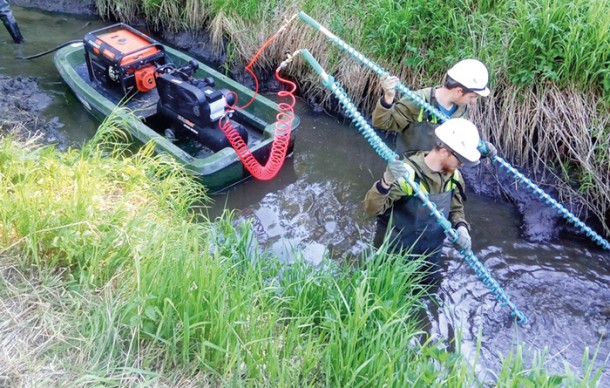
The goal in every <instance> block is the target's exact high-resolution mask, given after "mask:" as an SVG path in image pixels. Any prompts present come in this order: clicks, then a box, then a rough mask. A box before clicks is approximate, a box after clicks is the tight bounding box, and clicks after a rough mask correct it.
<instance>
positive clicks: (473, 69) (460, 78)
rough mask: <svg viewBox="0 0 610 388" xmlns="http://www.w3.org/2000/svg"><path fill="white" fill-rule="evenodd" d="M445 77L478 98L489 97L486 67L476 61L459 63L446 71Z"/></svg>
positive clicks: (467, 60) (465, 60) (468, 60)
mask: <svg viewBox="0 0 610 388" xmlns="http://www.w3.org/2000/svg"><path fill="white" fill-rule="evenodd" d="M447 75H448V76H449V77H451V78H452V79H453V80H455V81H456V82H458V83H459V84H460V85H462V86H464V87H465V88H466V89H468V90H470V91H472V92H475V93H476V94H478V95H479V96H481V97H487V96H489V88H488V87H487V82H488V81H489V73H488V72H487V67H485V65H484V64H483V63H482V62H481V61H479V60H476V59H464V60H462V61H459V62H458V63H456V64H455V65H453V67H452V68H451V69H449V70H448V71H447Z"/></svg>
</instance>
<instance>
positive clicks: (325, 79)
mask: <svg viewBox="0 0 610 388" xmlns="http://www.w3.org/2000/svg"><path fill="white" fill-rule="evenodd" d="M299 53H300V54H302V55H303V57H304V58H305V59H306V60H307V62H308V63H309V64H310V65H311V67H312V68H313V69H314V70H315V71H316V73H318V75H319V76H320V78H321V79H322V84H323V85H324V86H325V87H326V88H328V89H330V90H331V91H332V92H333V94H334V95H335V97H337V99H338V100H339V103H340V104H341V106H343V108H344V109H345V111H346V112H347V115H348V116H349V117H351V118H352V121H353V122H354V125H355V126H356V128H358V131H360V133H362V135H364V137H365V138H366V140H367V141H368V142H369V144H370V145H371V146H372V147H373V148H374V149H375V151H376V152H377V153H378V154H379V155H380V156H381V157H382V158H383V159H384V160H386V161H387V162H390V161H392V160H395V159H398V155H397V154H396V153H395V152H394V151H392V150H391V149H390V148H389V147H388V146H387V145H386V144H385V143H384V142H383V140H381V139H380V138H379V136H377V134H376V133H375V130H374V129H373V128H372V127H371V126H370V125H369V124H368V123H367V121H366V119H365V118H364V117H363V116H362V115H361V114H360V112H359V111H358V109H357V108H356V106H355V105H354V104H353V103H352V102H351V101H350V99H349V97H348V96H347V93H346V92H345V91H344V90H343V88H342V87H341V85H340V84H339V83H338V82H336V81H335V79H334V78H333V77H332V76H330V75H329V74H328V73H326V71H324V69H323V68H322V67H321V66H320V64H319V63H318V61H316V59H315V58H314V57H313V56H312V55H311V53H310V52H309V50H307V49H302V50H299V51H297V52H296V53H295V55H296V54H299ZM403 179H404V180H405V181H406V182H407V183H408V184H409V185H410V186H411V187H412V188H413V192H414V193H415V195H416V196H417V197H418V198H419V199H420V200H421V201H422V203H423V205H424V206H426V207H427V208H428V209H429V210H430V216H432V217H434V218H435V219H436V221H437V222H438V223H439V225H441V227H442V228H443V229H444V230H445V233H446V234H447V235H448V236H449V238H450V239H451V240H452V241H455V240H456V239H457V237H458V236H457V231H456V230H455V229H453V228H452V227H451V224H450V223H449V220H447V219H446V218H445V216H444V215H443V214H442V213H441V212H439V211H438V209H437V208H436V205H435V204H434V203H433V202H431V201H430V199H429V198H428V196H427V195H426V194H425V193H424V192H422V191H421V190H420V189H419V185H418V184H416V183H415V182H414V181H413V177H404V178H403ZM460 253H461V254H462V255H463V256H464V258H465V259H466V262H467V263H468V264H469V265H470V266H471V267H472V269H473V270H474V272H475V273H476V274H477V276H478V277H479V279H481V281H482V282H483V284H484V285H485V286H486V287H487V288H488V289H489V290H490V291H491V293H492V294H493V295H494V296H495V298H496V300H499V301H500V302H502V306H505V307H506V306H508V307H509V308H510V309H511V317H513V318H516V319H517V323H518V324H519V325H523V324H526V323H527V322H528V319H527V317H526V316H525V314H523V313H522V312H521V311H519V309H518V308H517V306H515V304H514V303H512V302H511V301H510V298H509V296H508V295H507V294H506V292H504V290H503V289H502V287H501V286H500V284H498V282H497V281H496V280H495V279H494V278H493V277H492V276H491V274H490V273H489V271H488V270H487V268H485V266H484V265H483V264H482V263H481V262H480V261H479V260H478V259H477V257H476V256H475V255H474V252H472V250H468V251H460Z"/></svg>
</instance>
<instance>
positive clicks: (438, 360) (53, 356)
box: [0, 111, 600, 387]
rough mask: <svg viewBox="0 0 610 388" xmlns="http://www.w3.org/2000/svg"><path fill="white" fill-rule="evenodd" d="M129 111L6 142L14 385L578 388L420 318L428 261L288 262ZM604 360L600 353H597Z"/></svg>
mask: <svg viewBox="0 0 610 388" xmlns="http://www.w3.org/2000/svg"><path fill="white" fill-rule="evenodd" d="M122 114H123V113H121V112H120V111H119V112H117V113H116V114H115V115H113V116H111V117H109V118H108V119H107V120H106V121H105V122H104V123H103V124H102V126H101V127H100V130H99V131H98V133H97V135H96V138H95V139H93V140H92V141H91V142H89V143H87V144H86V145H85V146H84V147H83V148H82V149H81V150H69V151H67V152H58V151H56V150H54V149H53V147H51V146H46V147H42V146H37V145H36V144H34V143H33V142H31V141H21V142H19V141H16V140H15V139H14V138H11V137H8V138H4V139H2V141H0V246H1V247H2V248H0V277H1V281H0V301H1V303H0V316H2V317H3V319H2V323H0V341H1V344H2V346H1V347H0V349H2V350H0V382H2V383H3V384H2V385H11V386H68V385H69V386H143V385H144V386H146V385H153V386H207V385H210V386H217V385H219V384H223V385H231V386H320V385H324V386H371V385H381V386H416V385H421V386H435V385H436V386H449V387H463V386H473V385H480V384H483V383H486V382H487V383H491V384H492V385H499V386H536V387H538V386H540V387H545V386H578V385H586V384H592V385H595V384H596V382H598V381H599V378H600V377H599V374H598V373H599V372H598V371H596V370H594V369H593V367H592V361H589V355H585V357H583V360H584V361H583V362H584V364H583V368H582V370H581V372H580V373H575V372H572V371H570V370H569V369H566V371H564V372H562V373H559V374H558V373H551V372H549V371H547V370H546V369H545V362H544V361H545V358H544V355H543V354H542V355H540V356H539V357H536V358H534V361H533V362H532V363H531V365H528V364H530V362H527V361H525V360H524V357H523V356H522V353H521V350H520V349H517V350H516V351H515V353H514V355H506V358H505V359H504V362H503V365H502V366H501V370H500V368H499V372H498V373H497V375H496V376H494V377H493V378H492V379H493V381H488V380H489V379H490V377H482V376H487V375H481V374H479V373H476V372H475V371H476V366H475V365H468V363H467V362H466V361H465V359H464V358H463V357H462V356H461V354H460V346H459V339H457V341H456V342H457V343H456V344H455V345H454V346H455V351H450V350H449V348H448V347H447V345H448V344H447V343H446V342H445V341H444V340H442V339H439V338H428V337H427V335H426V334H425V333H424V332H422V331H421V319H422V318H421V317H422V316H423V315H422V308H423V302H422V300H423V299H422V298H423V297H424V296H425V293H426V290H425V289H423V288H422V287H421V286H417V284H418V283H419V280H420V274H418V272H417V267H418V263H417V262H414V261H406V260H403V259H402V258H400V257H391V256H389V255H387V254H386V253H384V250H383V249H381V250H380V251H379V252H377V253H372V252H370V253H368V255H369V256H367V257H363V264H360V265H355V266H353V267H348V266H342V265H337V264H336V263H333V262H331V261H324V262H323V263H322V265H320V266H319V267H313V266H311V265H308V264H305V263H303V262H301V261H298V260H297V261H296V262H294V263H291V264H288V263H283V262H281V258H277V257H273V256H272V255H271V254H269V253H267V252H265V251H264V250H262V249H260V248H259V247H257V245H256V242H255V239H254V238H253V235H252V234H251V232H250V228H249V225H247V224H243V225H241V226H238V227H236V226H234V223H233V222H231V215H230V214H225V215H223V216H222V217H221V218H219V219H217V220H214V222H211V221H209V220H207V219H205V218H202V217H201V209H200V207H201V206H205V204H206V201H207V198H206V195H205V192H204V189H203V188H202V187H201V185H199V184H198V183H197V182H195V181H194V180H193V179H192V178H191V177H190V176H189V174H187V173H186V171H184V170H183V169H182V168H181V166H180V165H178V164H176V163H175V162H174V161H172V160H170V159H167V158H165V157H163V156H155V155H154V153H153V152H152V148H151V147H150V146H146V147H144V148H142V149H141V150H140V151H138V152H136V153H133V152H131V151H130V149H129V148H128V146H127V144H128V143H126V142H125V141H124V140H125V138H124V135H122V132H121V130H120V128H121V127H122V125H121V123H122V119H121V117H123V116H122ZM593 358H594V357H593Z"/></svg>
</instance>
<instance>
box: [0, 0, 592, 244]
mask: <svg viewBox="0 0 610 388" xmlns="http://www.w3.org/2000/svg"><path fill="white" fill-rule="evenodd" d="M11 4H13V5H17V6H21V7H32V8H37V9H41V10H44V11H49V12H61V13H69V14H80V15H97V10H96V7H95V0H54V1H49V0H14V1H12V2H11ZM135 24H140V26H144V23H143V22H142V21H140V22H136V23H135ZM155 33H156V34H158V35H159V36H160V37H161V38H162V40H165V41H167V42H169V43H170V44H172V45H173V46H175V47H177V48H179V49H183V50H185V51H188V52H189V53H191V54H192V55H194V56H196V57H198V58H200V59H202V60H204V61H205V62H207V63H210V64H212V65H215V66H221V65H222V64H223V63H224V62H225V59H226V58H225V57H224V56H223V55H218V54H216V53H214V52H213V51H212V50H211V44H208V43H209V37H208V36H207V35H206V34H205V33H203V32H200V33H196V34H192V33H189V32H180V33H170V32H165V31H155ZM26 39H27V37H26ZM271 75H272V74H270V76H269V77H267V78H266V79H265V78H263V79H262V80H261V88H262V89H263V90H262V91H265V90H271V91H272V90H277V87H278V85H277V84H276V83H275V82H274V81H270V80H273V77H272V76H271ZM231 76H232V77H233V78H234V79H236V80H237V81H239V82H241V83H243V84H245V85H248V86H252V85H249V84H251V83H252V81H251V78H250V77H249V76H248V75H246V74H245V72H244V71H243V68H242V67H238V66H237V65H236V66H234V67H233V68H232V69H231ZM0 92H1V93H3V95H5V96H14V98H5V99H3V100H2V101H0V115H1V116H0V117H2V124H3V127H4V129H5V130H7V129H8V130H11V131H16V130H17V131H26V132H29V133H27V134H25V135H27V136H31V135H32V134H33V133H39V134H41V136H42V139H41V141H42V142H44V143H53V144H56V146H57V147H58V148H59V149H65V148H66V147H67V146H68V145H67V143H66V140H65V139H63V138H62V137H61V136H60V134H59V132H58V129H59V128H61V126H62V125H63V124H62V123H60V122H58V120H57V119H52V120H50V121H48V122H43V121H42V120H41V119H39V115H40V113H41V112H42V111H43V110H44V109H45V108H46V106H48V104H49V103H50V101H51V98H50V97H49V96H46V95H45V94H44V93H43V92H41V91H40V89H39V88H38V85H37V83H36V79H34V78H31V77H7V76H4V75H0ZM303 97H304V98H305V99H306V100H307V96H303ZM311 106H312V110H313V111H314V112H316V113H319V110H320V108H319V107H318V106H316V105H315V104H311ZM335 113H336V114H337V115H340V113H339V112H335ZM521 172H522V173H524V174H525V175H526V176H530V175H529V174H528V172H527V171H524V170H521ZM463 173H464V176H465V178H466V181H467V184H468V186H469V187H470V188H471V189H472V190H473V191H474V192H475V193H476V194H478V195H483V196H488V197H492V198H495V199H498V200H503V201H510V202H512V203H513V204H515V206H516V208H517V210H518V211H519V212H520V213H521V215H522V218H523V222H522V232H523V237H524V238H525V239H527V240H529V241H533V242H541V241H548V240H551V239H554V238H557V237H559V236H560V234H562V233H563V232H572V230H571V229H570V226H569V225H567V223H565V222H564V221H563V219H562V218H561V217H559V216H558V215H557V214H556V211H555V210H553V209H552V208H550V207H548V206H545V205H544V204H543V203H542V202H540V201H539V200H538V199H537V198H535V196H534V195H533V194H532V193H531V192H529V190H526V189H524V188H523V187H522V186H519V185H517V184H516V183H515V180H514V178H513V177H512V176H511V175H509V174H508V173H506V172H505V171H499V170H498V168H497V167H496V165H492V164H490V163H489V162H484V163H481V164H480V165H479V166H477V167H475V168H470V169H464V171H463ZM543 175H544V174H543ZM548 176H549V177H550V176H551V175H550V174H548ZM552 188H553V184H552V178H549V181H548V182H547V184H546V185H545V186H544V187H543V189H544V190H545V191H546V192H548V193H549V194H551V196H553V197H554V198H556V197H557V193H556V192H555V191H554V190H553V189H552ZM564 206H567V207H568V209H569V210H572V209H573V208H576V204H564ZM584 217H585V216H583V217H582V218H583V219H584ZM475 227H476V226H475ZM592 227H595V226H593V225H592Z"/></svg>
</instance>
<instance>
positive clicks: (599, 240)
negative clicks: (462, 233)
mask: <svg viewBox="0 0 610 388" xmlns="http://www.w3.org/2000/svg"><path fill="white" fill-rule="evenodd" d="M298 16H299V18H300V19H301V20H303V21H305V22H306V23H307V24H309V25H310V26H312V27H313V28H315V29H316V30H318V31H320V32H322V33H323V34H324V35H326V36H327V37H328V39H329V41H330V43H332V44H334V45H335V46H337V47H339V48H340V49H342V50H343V51H345V52H347V53H348V54H350V55H351V56H352V57H353V58H354V59H356V60H357V61H359V62H360V63H362V64H363V65H364V66H366V67H368V68H369V69H370V70H372V71H373V72H374V73H375V74H377V75H379V76H380V77H381V76H383V75H385V74H388V73H387V72H386V71H385V70H384V69H383V68H382V67H380V66H379V65H377V64H376V63H374V62H373V61H371V60H369V59H368V58H366V57H365V56H364V55H362V53H360V52H359V51H357V50H355V49H354V48H353V47H351V46H350V45H348V44H347V43H346V42H344V41H343V40H341V39H340V38H339V37H337V36H336V35H335V34H333V33H332V32H330V31H329V30H327V29H326V28H324V27H323V26H322V25H320V24H319V23H318V22H316V21H315V20H314V19H312V18H311V17H310V16H308V15H307V14H306V13H304V12H299V13H298ZM318 66H319V65H318ZM396 88H397V89H398V90H399V91H400V92H401V93H402V94H403V95H404V96H406V97H407V98H409V99H410V100H412V101H413V102H415V103H416V104H417V105H418V106H419V107H421V108H423V109H424V110H426V111H427V112H428V113H430V114H432V115H434V116H436V117H437V118H438V120H439V121H440V122H444V121H447V120H448V119H449V117H448V116H447V115H445V114H444V113H442V112H441V111H439V110H438V109H436V108H435V107H434V106H432V105H431V104H429V103H428V102H427V101H426V100H424V99H423V98H422V97H421V96H419V95H417V94H415V93H414V92H413V91H412V90H410V89H409V88H407V87H406V86H405V85H403V84H402V82H400V83H399V84H398V86H397V87H396ZM479 150H480V151H481V152H482V153H483V154H485V153H486V150H487V148H486V147H485V144H484V143H483V142H481V143H480V144H479ZM386 160H387V159H386ZM492 161H493V162H494V163H497V164H499V166H500V167H503V168H505V169H506V170H508V171H509V172H511V173H512V174H513V176H514V177H515V178H516V179H517V180H518V181H519V182H520V183H522V184H524V185H525V186H526V187H527V188H529V189H530V190H532V192H533V193H534V194H535V195H536V196H537V197H538V198H539V199H541V200H543V201H544V202H545V203H546V204H547V205H550V206H552V207H553V208H554V209H556V210H557V213H558V214H559V215H561V216H562V217H563V218H565V219H566V220H567V221H568V222H569V223H573V224H574V225H575V226H576V227H578V228H579V229H580V231H581V233H584V234H585V235H586V236H587V237H589V238H591V239H592V240H593V241H594V242H595V243H596V244H597V245H599V246H601V247H603V248H604V249H607V250H610V243H609V242H608V241H607V240H605V239H604V238H603V237H602V236H600V235H599V234H597V233H595V232H594V231H593V230H592V229H591V228H590V227H588V226H587V225H586V224H585V223H584V222H582V221H581V220H580V219H579V218H578V217H576V216H575V215H574V214H572V213H571V212H570V211H569V210H568V209H566V208H565V207H564V206H562V205H561V204H560V203H558V202H557V201H556V200H554V199H553V198H552V197H551V196H550V195H549V194H547V193H545V192H544V191H543V190H542V189H541V188H539V187H538V186H537V185H536V184H534V183H533V182H532V181H531V180H529V179H528V178H526V177H525V176H524V175H523V174H521V173H520V172H519V171H517V170H516V169H515V168H514V167H512V166H511V165H510V164H509V163H508V162H506V161H505V160H504V159H502V158H500V157H499V156H497V155H496V156H495V157H494V158H493V159H492Z"/></svg>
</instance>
